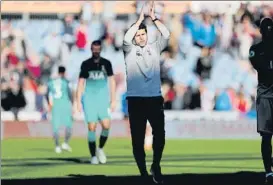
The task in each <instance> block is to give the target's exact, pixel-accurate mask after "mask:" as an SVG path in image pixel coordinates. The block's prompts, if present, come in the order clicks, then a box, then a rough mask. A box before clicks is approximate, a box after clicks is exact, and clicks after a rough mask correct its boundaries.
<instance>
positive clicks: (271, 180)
mask: <svg viewBox="0 0 273 185" xmlns="http://www.w3.org/2000/svg"><path fill="white" fill-rule="evenodd" d="M265 184H266V185H273V175H269V176H268V177H266V179H265Z"/></svg>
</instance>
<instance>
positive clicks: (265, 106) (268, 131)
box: [257, 99, 273, 184]
mask: <svg viewBox="0 0 273 185" xmlns="http://www.w3.org/2000/svg"><path fill="white" fill-rule="evenodd" d="M257 130H258V132H259V133H260V134H261V137H262V142H261V153H262V159H263V164H264V169H265V173H266V183H267V184H273V173H272V169H271V165H272V145H271V140H272V133H273V100H269V99H257Z"/></svg>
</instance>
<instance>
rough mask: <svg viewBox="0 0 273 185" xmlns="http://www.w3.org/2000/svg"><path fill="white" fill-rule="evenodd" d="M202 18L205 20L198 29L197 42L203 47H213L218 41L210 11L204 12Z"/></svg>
mask: <svg viewBox="0 0 273 185" xmlns="http://www.w3.org/2000/svg"><path fill="white" fill-rule="evenodd" d="M202 18H203V22H202V23H201V25H200V28H199V31H198V38H197V41H196V44H197V45H200V46H201V47H213V46H214V44H215V42H216V30H215V26H214V24H213V22H212V18H211V15H210V14H209V13H208V12H204V13H203V15H202Z"/></svg>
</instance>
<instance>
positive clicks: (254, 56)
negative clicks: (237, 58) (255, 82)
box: [248, 46, 259, 70]
mask: <svg viewBox="0 0 273 185" xmlns="http://www.w3.org/2000/svg"><path fill="white" fill-rule="evenodd" d="M257 57H258V56H257V53H256V49H255V47H254V46H251V47H250V49H249V56H248V58H249V61H250V63H251V65H252V66H253V68H254V69H256V70H257V69H258V62H259V60H258V58H257Z"/></svg>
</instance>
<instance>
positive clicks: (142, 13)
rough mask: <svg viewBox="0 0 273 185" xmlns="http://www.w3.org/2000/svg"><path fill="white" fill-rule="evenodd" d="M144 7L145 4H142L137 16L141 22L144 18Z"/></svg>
mask: <svg viewBox="0 0 273 185" xmlns="http://www.w3.org/2000/svg"><path fill="white" fill-rule="evenodd" d="M144 7H145V4H144V5H143V6H142V8H141V11H140V14H139V18H138V22H139V23H141V22H142V21H143V20H144Z"/></svg>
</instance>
